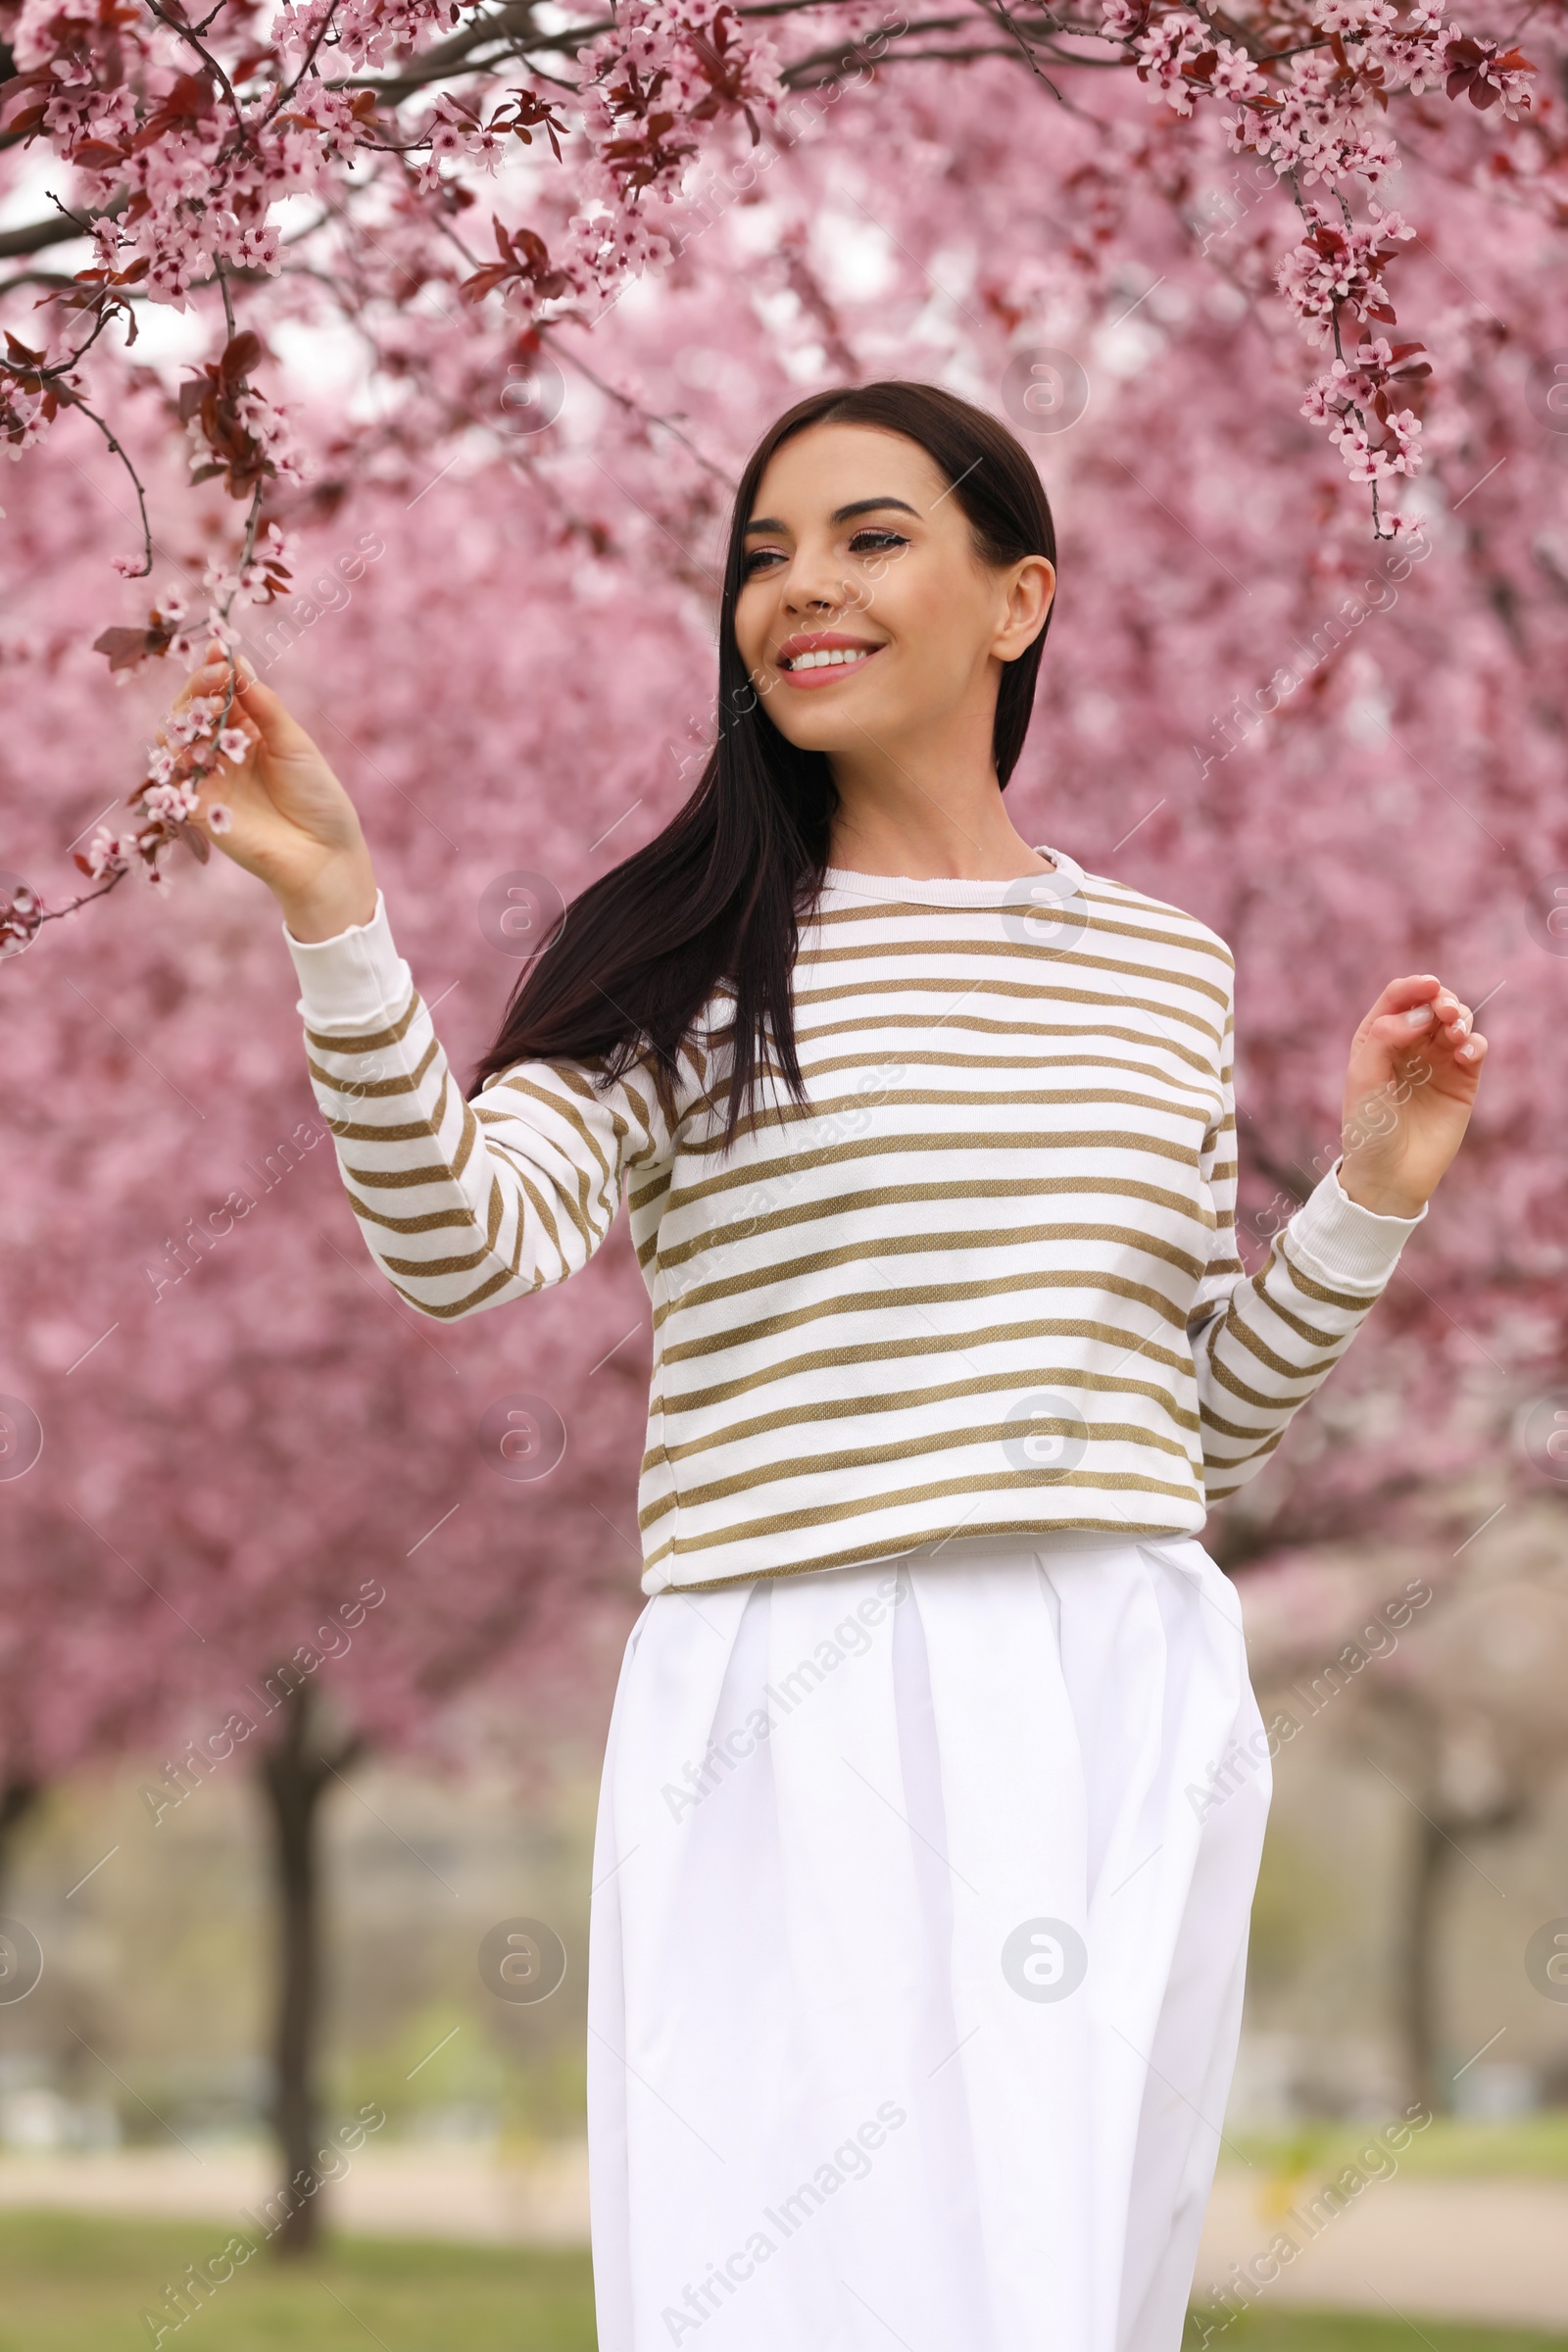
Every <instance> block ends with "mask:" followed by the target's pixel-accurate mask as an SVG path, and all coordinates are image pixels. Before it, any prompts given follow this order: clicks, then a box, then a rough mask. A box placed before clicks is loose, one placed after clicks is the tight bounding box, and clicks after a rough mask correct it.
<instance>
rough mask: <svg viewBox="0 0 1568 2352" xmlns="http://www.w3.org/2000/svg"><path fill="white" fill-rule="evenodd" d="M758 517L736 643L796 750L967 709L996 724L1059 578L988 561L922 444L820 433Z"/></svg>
mask: <svg viewBox="0 0 1568 2352" xmlns="http://www.w3.org/2000/svg"><path fill="white" fill-rule="evenodd" d="M982 462H983V461H982ZM749 521H750V526H751V527H750V528H749V530H748V531H747V534H746V549H747V554H746V565H747V569H746V576H745V581H744V584H743V586H742V588H741V592H740V595H739V597H738V599H737V601H736V607H735V638H736V643H737V645H738V646H739V649H740V655H741V659H742V661H743V662H745V664H746V668H747V670H748V672H749V674H750V677H751V680H752V684H753V686H754V687H755V688H756V690H757V692H758V694H759V695H760V696H761V697H762V698H763V701H764V704H765V707H766V710H767V712H768V715H769V717H770V718H771V719H772V721H773V723H774V725H775V726H776V727H777V728H778V730H779V733H780V734H781V735H783V736H785V737H786V738H787V740H788V741H789V742H791V743H793V744H796V745H798V746H799V747H800V748H801V749H802V750H803V751H815V752H826V753H840V754H845V755H854V754H856V753H858V752H868V751H870V750H871V748H872V747H873V746H880V745H885V744H888V743H890V742H891V741H892V740H893V739H896V738H898V737H901V736H907V735H908V733H909V732H910V730H911V729H915V730H919V729H925V728H929V727H931V726H932V725H933V724H937V723H939V722H942V721H945V720H949V719H951V718H952V717H953V716H954V715H955V714H956V713H958V712H972V713H973V714H974V715H975V716H976V718H977V719H980V720H983V721H984V723H985V724H986V725H988V726H989V723H990V717H991V714H992V712H993V711H995V708H996V694H997V687H998V685H999V684H1000V682H1001V676H1002V664H1003V662H1010V661H1016V660H1017V658H1018V656H1019V655H1020V654H1021V653H1023V652H1024V651H1025V649H1026V648H1027V647H1028V646H1029V645H1030V644H1032V643H1033V641H1034V639H1035V638H1036V637H1037V636H1038V635H1039V633H1040V630H1041V629H1042V628H1043V627H1044V625H1045V620H1046V615H1047V613H1049V611H1050V609H1051V599H1052V596H1053V594H1054V589H1055V573H1054V570H1053V568H1052V566H1051V564H1049V563H1048V562H1047V561H1046V559H1045V557H1044V556H1028V557H1025V558H1024V559H1023V560H1022V561H1021V562H1020V563H1017V564H1011V565H1009V566H1007V567H1005V569H993V568H992V567H991V566H990V565H989V564H983V563H982V562H981V561H980V559H979V557H978V556H977V554H976V552H975V548H974V541H973V537H972V534H971V530H970V525H969V520H968V517H967V516H966V515H965V514H964V512H963V509H962V508H961V507H960V506H959V504H958V502H957V500H956V498H955V497H954V496H953V495H952V489H951V486H950V484H949V483H948V482H947V481H946V480H945V478H944V477H943V474H942V472H941V470H940V469H939V467H938V466H937V465H936V462H935V461H934V459H932V458H930V457H929V456H928V455H927V454H926V452H925V451H924V450H923V449H922V448H921V447H920V446H919V444H918V442H915V441H908V440H906V439H905V437H904V435H903V434H902V433H893V432H884V431H882V430H881V429H880V428H879V427H876V426H872V425H863V424H817V425H812V426H810V427H809V429H808V430H807V431H805V432H803V433H797V434H796V436H795V437H794V439H793V440H790V441H787V442H786V443H785V444H784V446H783V448H782V449H780V450H779V451H778V452H777V453H776V454H775V456H774V457H773V458H772V460H771V461H770V463H769V465H768V466H767V467H766V469H765V471H764V472H763V475H762V479H761V481H760V484H759V486H758V495H757V500H756V512H755V514H754V515H751V516H750V517H749Z"/></svg>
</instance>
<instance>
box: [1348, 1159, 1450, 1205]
mask: <svg viewBox="0 0 1568 2352" xmlns="http://www.w3.org/2000/svg"><path fill="white" fill-rule="evenodd" d="M1335 1174H1336V1177H1337V1179H1338V1182H1339V1187H1340V1190H1341V1192H1342V1193H1343V1194H1344V1195H1345V1198H1346V1199H1347V1201H1354V1202H1355V1205H1356V1207H1357V1208H1364V1209H1366V1210H1367V1211H1368V1212H1369V1214H1370V1215H1372V1216H1374V1217H1403V1218H1406V1219H1411V1218H1415V1217H1418V1216H1419V1215H1420V1214H1421V1211H1422V1210H1423V1209H1424V1208H1425V1206H1426V1204H1427V1203H1426V1198H1425V1196H1423V1197H1422V1198H1421V1199H1419V1200H1418V1199H1417V1198H1416V1196H1415V1195H1414V1193H1412V1192H1411V1191H1410V1189H1409V1187H1408V1186H1405V1185H1397V1184H1387V1183H1380V1182H1379V1181H1378V1180H1377V1178H1376V1177H1370V1176H1367V1175H1365V1174H1363V1173H1361V1172H1359V1171H1358V1170H1357V1169H1356V1167H1355V1165H1354V1163H1353V1161H1351V1160H1349V1159H1344V1158H1342V1159H1341V1161H1340V1163H1339V1166H1338V1168H1337V1169H1336V1170H1335Z"/></svg>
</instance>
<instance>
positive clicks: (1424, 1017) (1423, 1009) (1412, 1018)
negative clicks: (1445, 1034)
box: [1404, 1005, 1432, 1029]
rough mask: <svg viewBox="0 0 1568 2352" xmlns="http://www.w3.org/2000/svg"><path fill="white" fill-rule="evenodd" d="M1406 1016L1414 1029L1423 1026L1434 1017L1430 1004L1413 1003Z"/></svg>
mask: <svg viewBox="0 0 1568 2352" xmlns="http://www.w3.org/2000/svg"><path fill="white" fill-rule="evenodd" d="M1404 1017H1405V1020H1406V1021H1407V1022H1408V1024H1409V1026H1410V1027H1411V1028H1412V1029H1420V1028H1423V1027H1424V1026H1425V1024H1426V1023H1427V1022H1428V1021H1430V1020H1431V1018H1432V1007H1431V1005H1411V1007H1410V1009H1409V1011H1408V1012H1407V1013H1406V1014H1405V1016H1404Z"/></svg>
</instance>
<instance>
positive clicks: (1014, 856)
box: [827, 775, 1052, 882]
mask: <svg viewBox="0 0 1568 2352" xmlns="http://www.w3.org/2000/svg"><path fill="white" fill-rule="evenodd" d="M827 862H828V864H829V865H831V866H836V867H839V868H840V869H842V870H844V871H847V872H851V873H861V874H900V875H903V876H905V877H906V878H907V879H908V880H910V881H920V882H935V881H948V882H1010V881H1012V880H1013V879H1014V877H1015V876H1018V875H1022V874H1042V873H1049V872H1050V871H1051V870H1052V869H1051V860H1050V859H1049V858H1042V857H1040V856H1038V855H1037V853H1036V852H1035V850H1034V849H1033V848H1031V846H1030V844H1029V843H1028V842H1026V841H1025V840H1024V838H1023V836H1022V835H1021V834H1020V833H1019V832H1018V831H1017V830H1016V828H1015V827H1014V826H1013V824H1012V822H1011V820H1010V819H1009V817H1008V815H1007V812H1006V809H1005V807H1004V805H1003V799H1002V789H1001V786H1000V785H999V784H998V783H997V781H996V777H995V775H993V776H992V778H991V781H990V783H989V785H988V786H987V787H986V788H985V789H984V790H983V791H976V792H973V793H968V794H964V795H962V796H961V797H960V798H958V799H957V805H956V806H955V805H953V804H952V803H950V802H948V801H946V800H940V801H939V800H937V799H936V798H934V797H933V796H932V795H931V794H929V793H924V792H920V791H918V790H912V791H911V790H906V792H905V793H903V794H901V795H900V796H899V798H898V800H897V801H896V802H894V803H893V804H892V805H888V804H887V803H885V802H884V801H883V800H882V799H881V797H880V796H876V797H874V798H872V799H870V800H869V802H867V800H866V799H864V798H862V797H861V796H859V795H857V794H853V793H852V794H850V795H844V794H843V793H842V791H841V798H840V803H839V806H838V808H837V809H835V811H834V813H833V819H832V823H831V826H830V829H829V834H828V857H827Z"/></svg>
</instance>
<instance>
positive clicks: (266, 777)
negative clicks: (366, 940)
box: [159, 645, 375, 941]
mask: <svg viewBox="0 0 1568 2352" xmlns="http://www.w3.org/2000/svg"><path fill="white" fill-rule="evenodd" d="M235 668H236V671H237V681H236V687H235V694H234V701H233V706H232V708H231V710H230V711H229V713H228V717H227V720H226V721H225V732H227V731H228V730H234V731H237V732H238V733H239V734H241V735H243V736H244V738H245V743H246V750H245V753H244V756H243V757H242V758H241V759H239V760H230V759H228V758H227V757H224V758H221V759H220V760H219V762H218V764H217V766H216V767H215V768H214V769H213V770H212V771H211V772H210V773H209V774H208V775H206V776H205V777H203V778H202V779H201V781H200V785H199V792H200V806H199V808H198V809H197V811H196V813H195V815H193V816H192V817H191V819H190V820H189V821H190V823H191V825H192V827H193V828H194V830H195V831H197V832H199V833H201V834H203V835H205V837H206V838H207V839H208V840H209V841H212V842H214V843H216V845H217V847H218V848H219V849H221V851H222V852H223V854H224V856H225V857H228V858H233V860H234V862H235V864H236V865H242V866H244V867H245V869H246V871H247V872H248V873H252V874H256V875H258V876H259V877H260V879H261V880H262V881H263V882H265V883H266V884H267V886H268V888H269V890H270V891H271V893H272V895H273V896H274V898H275V899H276V900H277V902H278V905H279V906H280V907H282V909H283V919H284V921H285V922H286V923H287V925H288V927H289V930H290V931H291V932H292V933H293V935H294V937H295V938H296V939H298V940H302V941H304V940H319V939H330V938H332V936H333V935H334V934H335V933H336V932H339V931H342V930H346V929H347V927H348V926H349V924H351V923H366V922H368V921H369V919H370V917H371V915H372V914H373V913H374V912H375V875H374V872H373V870H372V868H371V864H370V853H369V851H368V848H367V846H366V841H365V835H364V833H363V832H362V831H361V829H360V820H359V815H358V813H357V811H356V809H355V807H354V803H353V802H352V801H351V800H350V799H349V796H348V794H347V793H346V792H345V791H344V789H343V787H342V785H341V784H340V783H339V782H338V780H337V778H336V776H335V775H334V774H333V773H332V770H331V768H330V767H329V766H328V765H327V763H326V760H324V759H323V758H322V756H321V754H320V752H319V750H318V749H317V747H316V745H315V744H314V743H313V742H312V741H311V738H310V737H309V735H307V734H306V732H305V730H304V728H303V727H302V726H300V725H298V724H297V723H296V721H295V720H294V719H292V718H291V717H290V716H289V713H288V711H286V710H285V709H284V707H283V704H282V703H281V701H280V700H279V699H278V697H277V696H276V695H275V694H274V693H273V692H272V689H271V688H270V686H264V685H262V683H261V682H260V680H259V679H258V678H257V676H256V673H255V671H254V670H253V669H252V667H251V665H250V663H249V662H246V661H245V660H243V659H242V658H241V657H239V656H236V657H235ZM228 688H229V668H228V658H227V656H226V655H225V654H224V653H223V650H222V648H221V646H218V645H213V646H210V647H209V648H208V659H207V662H206V664H205V666H204V667H202V668H201V669H198V670H196V671H194V672H193V673H192V675H191V676H190V677H189V678H187V679H186V681H185V684H184V686H183V688H182V689H181V691H180V694H179V696H178V698H177V700H176V702H175V704H174V711H175V712H179V713H183V712H184V711H186V710H187V709H188V707H189V706H190V704H191V703H193V702H195V701H198V700H201V701H205V702H207V703H210V704H211V703H216V704H217V705H218V707H219V708H220V709H221V706H222V704H223V702H224V701H225V700H226V699H227V695H228ZM159 740H160V741H161V742H163V741H167V736H166V735H165V734H164V732H163V731H160V737H159ZM170 748H171V749H176V748H177V747H175V746H171V747H170ZM225 748H226V749H228V750H231V749H233V748H234V746H233V743H232V741H230V743H229V744H228V745H227V746H226V747H225ZM215 807H216V808H219V809H223V810H226V811H227V818H228V821H227V823H226V824H224V823H223V820H222V818H221V817H220V818H219V821H218V824H217V825H215V824H214V823H213V822H212V811H213V809H215ZM220 828H221V829H220Z"/></svg>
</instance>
